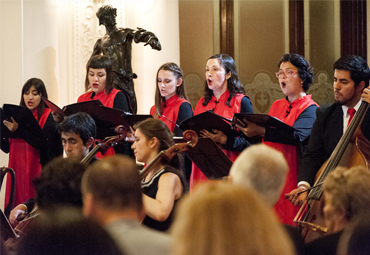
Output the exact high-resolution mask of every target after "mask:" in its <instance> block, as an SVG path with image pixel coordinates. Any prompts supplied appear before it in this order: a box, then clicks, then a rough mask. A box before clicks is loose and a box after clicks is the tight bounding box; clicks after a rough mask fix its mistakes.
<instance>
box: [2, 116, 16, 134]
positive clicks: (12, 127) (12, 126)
mask: <svg viewBox="0 0 370 255" xmlns="http://www.w3.org/2000/svg"><path fill="white" fill-rule="evenodd" d="M10 118H11V119H12V122H10V121H7V120H4V121H3V123H4V125H5V126H6V127H7V128H8V129H9V131H10V132H14V131H16V130H17V129H18V126H19V125H18V123H17V122H16V121H15V120H14V119H13V117H10Z"/></svg>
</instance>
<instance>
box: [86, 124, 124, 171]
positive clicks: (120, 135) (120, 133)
mask: <svg viewBox="0 0 370 255" xmlns="http://www.w3.org/2000/svg"><path fill="white" fill-rule="evenodd" d="M115 132H116V133H117V135H115V136H108V137H106V138H104V140H103V141H101V142H98V143H96V145H95V147H94V148H93V149H92V150H91V151H90V152H89V153H88V154H87V155H86V156H85V157H84V158H83V159H82V160H81V162H80V163H81V164H84V165H87V164H89V163H90V161H91V160H92V159H93V158H94V157H95V155H96V153H98V152H101V153H102V154H104V153H106V152H107V150H108V149H109V148H111V147H113V146H115V145H117V144H118V143H119V142H120V141H122V140H125V139H126V136H127V130H126V128H125V127H124V126H122V125H120V126H117V127H116V128H115Z"/></svg>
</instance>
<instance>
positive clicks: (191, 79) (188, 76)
mask: <svg viewBox="0 0 370 255" xmlns="http://www.w3.org/2000/svg"><path fill="white" fill-rule="evenodd" d="M213 4H214V2H213V1H187V0H180V1H179V11H180V13H179V18H180V65H181V68H182V70H183V72H184V77H185V87H186V90H187V94H188V97H189V100H190V102H191V104H192V106H193V108H195V105H196V103H197V102H198V100H199V99H200V98H201V97H202V96H203V90H204V77H205V76H204V72H205V66H206V62H207V59H208V58H209V57H211V56H212V55H214V54H216V53H218V52H214V45H213V38H214V32H213V31H214V30H213V26H214V22H213V19H214V15H213Z"/></svg>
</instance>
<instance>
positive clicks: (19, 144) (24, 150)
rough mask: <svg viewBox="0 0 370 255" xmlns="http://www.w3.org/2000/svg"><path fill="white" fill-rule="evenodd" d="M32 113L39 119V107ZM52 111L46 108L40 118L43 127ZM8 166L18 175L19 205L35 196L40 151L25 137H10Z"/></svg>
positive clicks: (7, 191) (17, 197) (7, 194)
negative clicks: (33, 181) (34, 184)
mask: <svg viewBox="0 0 370 255" xmlns="http://www.w3.org/2000/svg"><path fill="white" fill-rule="evenodd" d="M32 113H33V116H34V117H35V119H36V120H37V109H36V110H34V111H32ZM50 113H51V110H50V109H48V108H45V110H44V112H43V114H42V115H41V117H40V119H39V120H38V123H39V125H40V127H41V129H42V128H43V127H44V125H45V122H46V120H47V118H48V116H49V114H50ZM8 167H10V168H12V169H13V170H14V172H15V176H16V177H15V178H16V185H15V201H14V204H15V205H18V204H21V203H22V202H24V201H26V200H28V199H29V198H33V197H35V189H34V187H33V184H32V180H33V179H35V178H37V177H39V176H40V174H41V170H42V167H41V164H40V154H39V151H38V150H37V149H35V148H34V147H32V146H31V145H29V144H28V143H27V142H26V141H25V140H23V139H16V138H9V164H8ZM7 179H8V180H7V185H6V186H7V189H6V194H5V197H6V200H5V201H9V197H10V192H11V191H10V187H11V179H10V178H7Z"/></svg>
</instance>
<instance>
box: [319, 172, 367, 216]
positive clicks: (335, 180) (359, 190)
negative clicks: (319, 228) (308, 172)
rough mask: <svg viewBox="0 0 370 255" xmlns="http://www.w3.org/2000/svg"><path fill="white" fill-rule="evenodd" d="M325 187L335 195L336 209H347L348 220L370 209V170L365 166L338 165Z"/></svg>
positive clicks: (333, 202)
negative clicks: (347, 166)
mask: <svg viewBox="0 0 370 255" xmlns="http://www.w3.org/2000/svg"><path fill="white" fill-rule="evenodd" d="M323 189H324V192H328V193H329V194H331V195H332V197H335V199H333V200H332V207H333V208H334V210H337V209H339V208H341V207H343V208H344V209H345V213H346V215H345V216H346V218H347V220H351V219H352V218H354V217H356V216H358V215H362V214H365V213H368V212H369V211H370V171H369V170H368V169H367V168H366V167H364V166H356V167H352V168H350V169H347V168H343V167H337V168H336V169H335V170H333V171H332V172H331V173H329V175H328V176H327V177H326V179H325V183H324V187H323Z"/></svg>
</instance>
